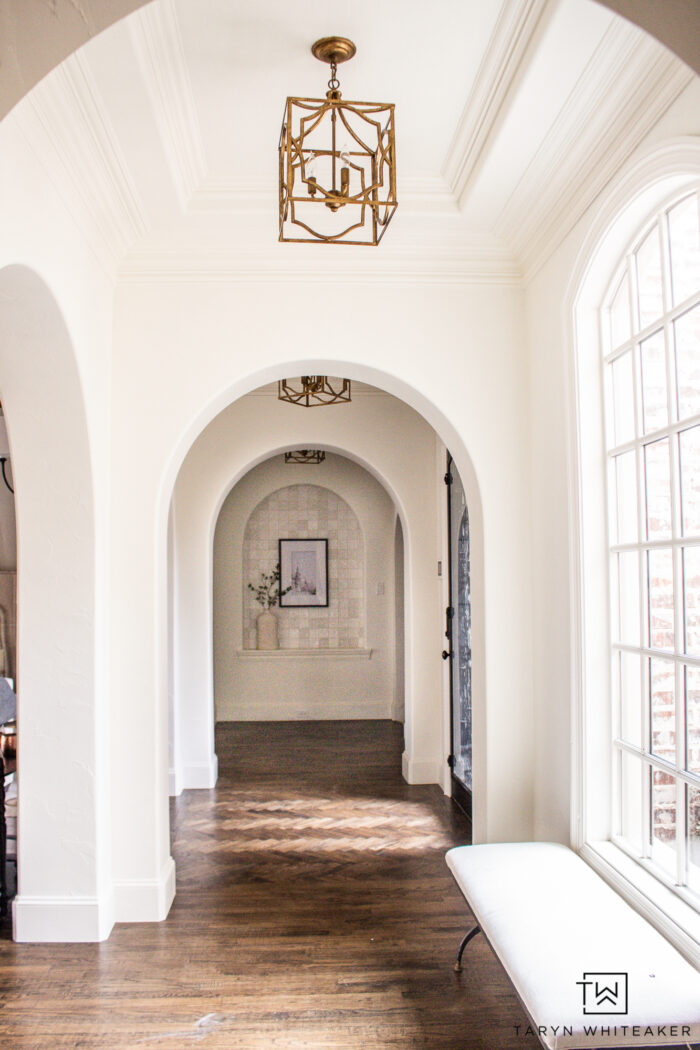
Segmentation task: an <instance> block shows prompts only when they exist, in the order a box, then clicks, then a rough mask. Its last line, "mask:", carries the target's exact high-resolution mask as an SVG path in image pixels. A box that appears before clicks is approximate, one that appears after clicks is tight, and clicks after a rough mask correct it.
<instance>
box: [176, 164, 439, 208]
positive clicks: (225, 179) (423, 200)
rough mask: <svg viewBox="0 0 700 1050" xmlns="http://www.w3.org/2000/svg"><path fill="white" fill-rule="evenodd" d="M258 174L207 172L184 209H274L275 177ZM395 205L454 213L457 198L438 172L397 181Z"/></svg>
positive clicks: (276, 194)
mask: <svg viewBox="0 0 700 1050" xmlns="http://www.w3.org/2000/svg"><path fill="white" fill-rule="evenodd" d="M275 175H276V172H275V173H274V174H273V176H272V178H269V177H268V178H265V177H260V178H258V179H248V180H246V181H245V182H242V181H241V180H240V179H236V178H235V177H234V176H230V175H207V176H205V178H204V179H203V180H202V183H201V185H200V186H198V187H197V188H196V189H195V191H194V192H193V193H192V196H191V197H190V199H189V201H188V204H187V211H188V212H189V213H191V214H193V213H198V212H242V211H244V212H251V211H257V212H267V213H271V212H274V211H275V210H276V209H277V208H278V200H279V198H278V190H277V184H276V182H275V181H274V180H275ZM398 197H399V206H400V208H401V210H402V212H403V211H408V212H410V213H411V214H424V213H425V214H435V213H443V212H444V213H454V214H455V215H456V214H458V211H459V209H458V207H457V201H456V200H455V197H454V195H453V194H452V192H451V190H450V188H449V186H448V185H447V183H446V182H445V180H444V179H443V178H442V177H441V176H437V177H429V176H427V177H424V178H404V179H400V180H399V185H398Z"/></svg>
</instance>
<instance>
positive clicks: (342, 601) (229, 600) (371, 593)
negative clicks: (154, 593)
mask: <svg viewBox="0 0 700 1050" xmlns="http://www.w3.org/2000/svg"><path fill="white" fill-rule="evenodd" d="M291 451H293V450H291ZM395 516H396V509H395V507H394V504H393V502H392V500H391V499H390V497H389V495H388V493H387V492H386V491H385V490H384V488H383V487H382V486H381V485H380V484H379V482H378V481H377V480H376V479H375V478H374V477H372V475H371V474H369V473H368V471H367V470H365V469H364V468H363V467H362V466H361V465H360V464H358V463H356V462H354V461H353V460H350V459H348V458H347V457H346V456H341V455H338V454H337V453H333V452H326V451H324V452H323V461H322V462H321V463H318V464H314V465H310V464H301V465H300V464H297V463H288V462H286V461H285V456H284V455H283V454H281V453H280V454H278V455H276V456H273V457H271V458H269V459H267V460H264V461H263V462H262V463H260V464H258V465H257V466H256V467H254V468H253V469H252V470H251V471H249V472H248V473H247V474H246V475H245V476H244V477H243V478H241V480H240V481H239V482H238V483H237V484H236V485H235V486H234V487H233V489H232V490H231V491H230V492H229V494H228V495H227V497H226V499H225V501H224V503H223V505H222V507H221V510H220V512H219V515H218V519H217V523H216V530H215V537H214V554H213V631H214V644H213V662H214V706H215V713H216V722H217V739H221V734H222V732H223V731H224V729H226V727H228V731H229V738H230V739H231V740H232V741H233V743H234V746H235V734H236V732H237V731H240V728H241V727H242V726H243V725H244V724H245V723H249V722H260V723H264V724H265V726H266V727H267V732H268V735H269V734H270V733H274V732H275V731H276V730H275V728H274V726H273V725H271V723H280V722H285V723H298V724H299V723H312V724H311V725H307V726H306V728H304V726H303V725H301V724H299V734H300V738H303V737H304V736H306V735H307V734H308V733H315V734H316V735H317V736H318V735H319V734H321V733H324V732H325V733H326V734H327V739H328V743H329V746H328V761H329V764H331V763H332V762H333V754H334V750H335V745H336V744H337V742H338V740H343V742H344V745H345V747H346V748H347V747H348V745H349V737H348V731H349V730H350V729H351V728H352V727H351V726H349V725H348V723H351V722H352V723H355V724H356V725H357V723H359V722H362V723H364V728H365V732H366V733H367V734H369V735H370V737H371V735H372V732H373V727H376V728H377V729H380V728H381V725H380V723H382V722H387V721H391V720H392V718H393V717H394V709H395V693H396V667H395V663H394V658H395V650H396V644H395V639H394V630H395V623H394V613H395V596H394V579H393V568H394V519H395ZM319 545H322V547H323V560H322V563H321V564H320V566H318V567H319V569H320V571H321V574H322V575H323V577H324V579H323V580H322V581H319V580H318V579H317V577H316V568H317V566H316V563H315V562H314V563H313V564H312V566H311V569H312V576H313V584H314V588H316V585H318V597H319V600H318V603H316V602H315V601H314V600H313V595H311V596H309V595H308V594H306V593H305V592H302V593H300V594H296V593H295V591H294V589H293V588H292V591H291V593H290V590H289V586H290V585H289V581H288V580H287V579H286V576H285V566H284V561H285V554H284V553H283V554H282V557H281V561H280V551H283V552H284V551H287V550H289V553H290V559H293V558H294V552H295V550H296V549H297V548H299V549H300V550H301V557H302V561H303V560H304V559H305V558H306V554H307V550H306V549H307V548H309V546H310V547H311V548H312V550H313V549H314V548H315V547H316V546H319ZM280 563H281V564H282V570H283V578H282V582H281V584H276V583H275V584H272V585H271V587H267V586H264V587H263V588H262V593H261V592H260V591H259V590H258V587H259V583H260V580H263V583H266V582H267V581H269V580H270V579H271V577H272V575H273V573H274V570H275V568H276V566H278V565H279V564H280ZM280 590H281V602H279V601H278V600H277V598H276V595H277V592H278V591H280ZM285 591H286V593H285ZM270 593H272V599H271V600H272V606H271V607H270V608H269V609H268V604H269V601H270V597H269V595H270ZM260 597H261V598H262V602H260V601H259V600H258V599H259V598H260ZM300 599H303V600H300ZM402 600H403V599H402ZM268 623H272V624H273V625H274V627H275V632H274V634H275V637H274V639H273V640H272V641H271V640H270V637H269V635H268V633H267V630H266V628H267V624H268ZM261 624H264V626H265V631H264V632H263V627H262V626H261ZM275 643H276V644H275ZM401 674H403V668H401ZM231 733H233V734H234V735H233V737H231V736H230V734H231ZM358 739H359V738H358ZM270 761H274V756H273V754H272V749H271V753H270ZM399 771H400V760H399V763H398V767H397V773H398V772H399Z"/></svg>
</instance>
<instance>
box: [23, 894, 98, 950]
mask: <svg viewBox="0 0 700 1050" xmlns="http://www.w3.org/2000/svg"><path fill="white" fill-rule="evenodd" d="M113 925H114V901H113V899H112V897H111V895H109V894H105V895H104V897H102V898H100V897H29V896H25V895H21V896H18V897H15V899H14V900H13V902H12V937H13V939H14V940H15V941H20V942H22V943H35V944H36V943H39V944H41V943H45V942H49V941H51V942H55V941H58V942H61V943H73V942H83V941H104V940H106V939H107V937H109V934H110V931H111V929H112V927H113Z"/></svg>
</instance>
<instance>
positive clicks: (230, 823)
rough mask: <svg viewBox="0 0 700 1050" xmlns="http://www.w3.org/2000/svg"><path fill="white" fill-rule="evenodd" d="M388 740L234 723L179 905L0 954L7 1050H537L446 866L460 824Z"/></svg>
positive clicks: (350, 726)
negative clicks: (407, 773) (464, 945)
mask: <svg viewBox="0 0 700 1050" xmlns="http://www.w3.org/2000/svg"><path fill="white" fill-rule="evenodd" d="M401 751H402V728H401V727H400V726H398V725H396V724H395V723H391V722H370V721H363V722H287V723H283V722H282V723H224V724H221V725H219V726H218V728H217V752H218V755H219V763H220V777H219V783H218V785H217V787H216V789H215V790H213V791H188V792H184V793H183V794H182V795H181V796H180V798H178V799H174V800H172V829H173V855H174V857H175V862H176V865H177V897H176V899H175V902H174V904H173V907H172V909H171V912H170V915H169V917H168V919H167V920H166V921H165V922H163V923H160V924H157V925H156V924H122V925H119V926H116V927H115V928H114V931H113V933H112V935H111V937H110V939H109V940H108V941H107V942H105V943H103V944H83V945H27V944H23V945H16V944H13V943H12V942H11V941H10V940H8V939H7V938H8V937H9V927H8V926H7V925H5V926H4V927H3V937H4V939H2V940H0V1045H2V1046H3V1047H7V1050H24V1048H32V1050H39V1048H41V1050H44V1048H47V1050H49V1048H50V1050H54V1048H62V1047H71V1048H74V1047H88V1048H92V1047H96V1048H98V1047H99V1048H110V1050H127V1048H135V1047H146V1046H153V1047H160V1048H162V1050H176V1048H185V1047H190V1046H193V1045H202V1046H203V1047H206V1048H212V1050H239V1048H240V1050H263V1048H265V1050H268V1048H271V1047H279V1048H280V1050H292V1048H301V1047H304V1048H307V1047H308V1048H318V1050H328V1048H338V1050H340V1048H347V1050H350V1048H352V1050H358V1048H363V1050H364V1048H368V1050H369V1048H372V1050H375V1048H389V1047H390V1048H392V1050H393V1048H395V1050H411V1048H419V1047H420V1048H444V1050H472V1048H474V1050H476V1048H479V1050H515V1048H518V1050H534V1048H535V1047H537V1046H538V1045H539V1044H538V1042H537V1040H536V1039H535V1038H534V1037H532V1036H529V1037H526V1036H525V1035H524V1033H523V1031H522V1030H521V1032H520V1035H517V1034H516V1032H515V1029H514V1026H515V1025H522V1026H524V1025H525V1024H526V1021H525V1018H524V1015H523V1012H522V1009H521V1008H520V1006H519V1004H518V1002H517V999H516V997H515V995H514V993H513V991H512V989H511V986H510V983H509V982H508V980H507V978H506V977H505V975H504V973H503V971H502V970H501V968H500V966H499V964H498V963H497V962H496V961H495V959H494V957H493V955H492V953H491V951H490V949H489V948H488V946H487V945H486V944H485V942H484V941H483V940H482V939H481V938H477V939H476V940H475V941H474V942H472V944H471V945H470V947H469V949H468V955H467V957H466V958H467V963H468V965H467V966H465V971H464V973H462V974H455V973H454V972H453V969H452V964H453V960H454V954H455V951H456V948H457V945H458V944H459V940H460V938H461V936H462V934H463V932H464V931H465V930H466V928H467V923H468V917H467V910H466V905H465V903H464V901H463V899H462V897H461V894H460V893H459V891H458V890H457V888H456V886H455V884H454V882H453V880H452V877H451V875H450V874H449V872H448V869H447V867H446V865H445V862H444V853H445V850H446V849H448V848H449V847H450V846H452V845H456V844H460V843H464V842H467V841H468V840H469V829H468V825H467V823H466V821H465V820H464V819H463V818H462V817H461V815H460V814H459V812H458V811H457V810H456V809H455V808H454V807H453V806H452V804H451V803H450V802H449V801H448V800H447V799H445V798H444V796H443V795H442V793H441V792H440V791H439V790H438V788H437V787H409V786H408V785H406V784H405V783H404V782H403V780H402V778H401V774H400V768H401Z"/></svg>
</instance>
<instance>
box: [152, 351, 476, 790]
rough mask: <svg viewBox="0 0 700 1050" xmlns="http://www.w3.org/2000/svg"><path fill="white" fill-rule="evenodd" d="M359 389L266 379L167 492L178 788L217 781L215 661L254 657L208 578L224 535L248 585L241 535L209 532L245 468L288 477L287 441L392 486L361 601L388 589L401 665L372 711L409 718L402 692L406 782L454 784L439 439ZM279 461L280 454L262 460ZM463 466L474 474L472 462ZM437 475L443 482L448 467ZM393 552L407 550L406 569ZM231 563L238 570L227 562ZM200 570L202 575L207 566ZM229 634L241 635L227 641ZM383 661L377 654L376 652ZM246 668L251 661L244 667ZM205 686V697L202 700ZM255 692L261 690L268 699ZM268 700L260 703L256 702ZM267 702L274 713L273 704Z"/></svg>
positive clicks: (227, 416)
mask: <svg viewBox="0 0 700 1050" xmlns="http://www.w3.org/2000/svg"><path fill="white" fill-rule="evenodd" d="M352 371H356V370H352ZM356 391H357V394H356V397H355V399H354V401H353V405H352V406H348V407H347V408H345V407H343V408H342V409H337V408H336V409H335V410H334V408H333V407H331V408H328V409H324V410H323V411H322V412H316V413H309V412H308V411H306V410H304V409H300V408H299V407H297V406H286V405H280V404H279V403H278V402H277V400H276V397H275V396H274V393H273V391H272V390H271V388H269V387H262V388H259V389H257V390H255V391H253V392H251V394H249V395H248V396H243V397H242V398H240V399H239V400H238V401H236V402H234V403H233V404H232V405H231V406H230V407H229V408H228V409H225V410H224V411H223V412H221V413H220V415H219V416H217V417H216V418H215V419H214V420H213V421H212V423H210V424H209V426H208V427H207V428H205V430H204V431H203V432H202V434H201V435H200V437H199V438H198V439H197V441H196V442H195V443H194V445H193V446H192V449H191V451H190V453H189V454H188V455H187V457H186V458H185V460H184V462H183V466H182V468H181V471H180V473H179V476H178V479H177V482H176V485H175V488H174V492H173V503H172V512H173V525H172V530H173V534H174V535H175V537H176V546H177V553H176V555H175V562H176V568H175V576H176V579H177V589H178V597H179V610H180V611H179V613H178V614H177V616H176V619H178V621H179V623H178V625H177V626H176V636H175V637H176V641H175V646H174V647H175V649H176V650H177V651H178V653H179V656H178V661H179V662H180V667H179V674H178V675H176V681H175V683H174V685H173V688H172V692H173V695H174V705H173V726H172V730H171V737H172V738H173V739H174V740H175V741H176V743H175V746H174V747H173V746H171V752H172V754H174V755H176V756H177V757H176V760H175V762H176V764H175V767H173V768H171V774H170V784H171V791H173V793H177V792H178V791H179V790H181V789H182V787H183V786H185V787H196V786H200V787H209V786H212V785H213V783H214V782H215V780H216V769H217V760H216V755H215V752H214V705H213V701H212V697H213V694H214V689H215V684H214V677H215V676H214V677H213V676H212V672H211V669H210V668H211V667H212V666H213V665H215V664H216V662H217V661H218V663H219V666H220V668H224V669H225V673H223V675H222V676H221V677H222V678H223V679H227V680H230V675H231V673H232V671H231V668H232V666H233V664H234V663H239V664H240V663H242V662H243V663H244V662H245V661H246V659H249V658H246V656H245V655H243V660H242V661H241V660H240V654H238V656H236V657H234V655H233V649H234V647H235V646H237V645H238V646H239V647H240V648H241V649H243V648H245V644H248V645H251V644H252V642H251V637H252V636H250V637H249V638H248V642H247V643H245V641H244V625H243V622H242V620H241V619H240V618H239V619H238V620H236V617H235V616H233V615H232V613H231V609H232V608H233V606H231V605H230V604H229V614H228V616H227V615H226V614H223V615H221V616H220V617H219V620H218V626H217V624H216V623H212V611H211V610H212V606H213V608H214V609H215V610H216V609H217V608H220V611H222V612H223V610H221V607H220V605H218V603H217V592H216V587H217V584H216V582H214V583H213V585H212V579H213V580H214V581H216V580H217V578H218V575H219V574H218V572H216V571H215V570H214V566H215V563H216V558H217V547H218V554H219V557H220V558H221V557H224V556H225V557H226V558H227V559H228V560H229V567H228V572H229V574H232V575H233V576H235V583H232V581H231V580H229V581H228V584H227V588H228V590H229V591H230V593H232V594H234V595H240V593H241V591H242V589H243V587H244V586H245V584H247V583H248V582H250V581H248V580H243V575H242V566H238V567H235V562H236V558H235V556H234V554H233V551H234V550H235V547H234V548H232V547H231V545H230V544H229V543H227V542H226V540H225V538H224V534H223V533H221V532H220V531H219V533H218V534H217V535H215V532H216V522H217V520H219V523H220V526H221V522H222V521H224V520H226V519H227V518H229V517H231V515H230V514H229V512H228V510H227V501H230V500H232V499H233V504H235V497H232V494H233V493H235V492H236V485H237V483H238V484H241V485H242V486H243V489H241V490H239V491H244V490H245V491H247V492H248V495H247V496H246V500H247V502H245V501H244V504H243V505H244V506H245V507H247V508H248V512H249V511H251V510H252V509H253V506H252V504H251V499H252V497H251V495H250V492H251V491H254V485H252V482H251V479H255V478H256V477H258V478H260V477H261V476H262V474H264V472H265V471H267V472H269V473H270V476H271V477H273V478H274V479H275V481H274V484H273V487H274V485H277V484H278V483H279V481H280V477H283V476H285V475H283V474H281V472H283V471H284V469H285V467H284V463H283V456H282V453H283V452H284V451H286V450H288V449H290V448H294V447H319V448H323V449H325V450H326V454H327V456H328V462H329V463H332V462H333V461H334V459H335V460H337V462H345V463H347V464H348V468H349V469H350V472H352V470H354V471H355V474H356V475H357V476H358V477H361V476H362V475H365V476H366V478H367V485H366V486H365V487H367V486H371V485H374V486H376V487H377V488H380V486H381V489H382V490H384V491H385V493H388V496H386V503H387V507H388V508H390V509H391V522H390V529H389V530H388V533H387V544H386V546H387V550H386V553H385V556H384V557H383V561H384V562H385V564H384V565H383V567H382V574H381V578H380V576H377V578H376V579H373V588H369V589H368V590H367V602H368V604H369V602H370V598H371V601H372V602H373V603H375V604H376V603H378V602H382V603H384V604H385V605H387V597H390V599H391V601H390V602H389V603H388V605H390V606H391V609H390V610H389V608H388V605H387V612H389V611H390V613H391V615H390V617H388V620H387V630H390V631H391V633H392V634H393V635H394V640H393V641H392V644H391V645H390V646H384V645H383V646H382V648H383V649H386V652H385V653H383V654H382V658H384V657H386V660H387V663H388V665H389V666H391V667H392V672H393V668H394V667H395V661H396V660H397V659H398V660H400V661H401V667H400V669H399V671H398V674H395V673H391V674H390V675H389V676H388V678H386V681H387V683H388V688H387V689H386V690H385V698H384V699H383V700H382V702H381V708H376V710H380V709H381V711H382V712H386V713H387V714H388V716H389V717H391V716H392V714H393V715H396V714H397V713H398V714H399V716H400V717H401V716H402V715H403V711H404V694H405V720H406V729H405V739H406V746H405V751H404V757H403V772H404V776H405V778H406V779H407V780H408V781H409V782H412V783H439V784H440V785H441V786H442V787H443V789H446V788H447V787H448V786H449V772H448V773H447V774H446V773H445V771H446V770H447V769H448V767H447V755H448V752H447V751H446V750H445V748H446V747H448V746H449V745H448V744H447V743H446V741H447V737H448V733H447V726H448V718H449V714H448V709H449V696H448V692H447V688H446V682H445V680H444V675H443V669H442V663H441V661H440V649H441V648H442V644H441V635H442V630H443V616H444V609H443V607H442V595H441V592H440V588H439V586H438V580H437V562H438V561H439V560H441V559H444V553H443V549H442V548H443V544H442V537H441V534H440V528H439V524H438V523H439V520H440V513H441V508H440V506H439V501H438V495H439V493H440V488H439V487H438V485H437V481H438V473H437V472H438V456H437V450H438V447H441V443H440V441H439V439H438V438H437V435H436V434H435V431H434V430H433V428H432V427H431V426H429V424H428V423H427V422H426V420H425V419H424V418H423V417H422V416H420V415H419V414H418V413H416V412H415V411H414V410H412V409H410V408H409V407H408V406H407V405H406V403H405V402H404V401H401V400H399V399H398V398H395V397H393V396H392V395H389V394H387V393H386V391H382V390H380V389H378V388H376V387H374V386H371V387H370V386H367V385H365V384H363V383H361V382H359V383H358V382H357V381H356ZM253 439H255V440H253ZM271 446H272V447H271ZM256 448H257V449H259V450H260V451H259V452H258V454H257V455H255V454H254V449H256ZM402 448H403V449H408V450H410V453H411V454H410V455H409V456H408V458H407V457H406V456H405V455H402V454H401V449H402ZM274 451H277V456H276V457H275V459H274V461H273V460H272V459H271V452H274ZM337 453H340V454H341V455H340V456H338V455H337ZM443 454H444V453H443ZM341 457H342V458H341ZM353 461H354V463H353ZM273 462H274V463H275V464H276V466H274V467H270V466H268V467H265V466H264V464H265V463H268V464H270V463H273ZM289 469H290V468H289V467H287V468H286V470H287V471H289ZM297 469H304V468H297ZM306 469H307V470H308V469H310V468H306ZM320 469H323V468H320ZM326 469H328V468H326ZM443 470H444V468H443ZM256 472H257V474H256ZM465 473H468V464H467V471H465ZM287 476H288V475H287ZM374 478H376V479H377V480H378V482H379V485H377V482H376V481H374ZM241 479H244V480H243V481H242V480H241ZM245 479H247V481H246V480H245ZM439 480H440V482H441V475H440V477H439ZM244 481H245V484H244ZM271 484H272V483H271ZM246 485H247V489H246ZM389 498H390V499H391V503H390V502H389ZM233 504H229V507H230V506H232V505H233ZM222 508H223V509H222ZM220 511H221V516H219V512H220ZM397 517H398V520H399V521H400V528H401V531H400V534H399V538H398V540H397V539H396V535H395V522H396V520H397ZM245 520H246V519H245V518H244V515H243V513H242V511H241V512H240V513H239V514H238V522H237V525H236V526H235V528H236V529H237V532H238V537H239V539H238V542H239V543H240V541H241V538H242V535H243V530H244V527H245ZM232 527H233V526H232ZM234 531H235V530H234ZM365 531H366V527H365ZM229 535H230V530H229ZM212 547H213V551H214V554H213V555H212V553H211V551H212ZM370 547H372V549H373V550H374V551H375V553H376V547H377V544H376V543H372V544H368V551H369V549H370ZM404 548H405V549H404ZM224 551H225V555H224ZM397 551H398V552H399V553H400V554H401V566H400V569H398V570H397V566H396V556H397ZM207 552H209V553H207ZM195 565H197V568H196V570H195V569H194V566H195ZM207 565H208V566H209V568H208V570H206V566H207ZM232 565H233V566H234V569H231V566H232ZM268 568H269V566H268ZM205 570H206V571H207V573H208V579H204V578H203V575H202V574H203V572H204V571H205ZM392 570H393V572H392ZM401 574H404V579H405V601H404V599H403V593H404V588H403V587H402V597H401V599H400V600H398V599H395V597H394V593H395V592H394V586H395V579H394V577H396V578H399V579H400V578H401ZM197 577H198V578H197ZM402 582H403V581H402ZM377 591H380V593H379V594H377ZM214 619H216V616H214ZM234 621H235V622H234ZM389 621H390V622H389ZM399 624H400V625H401V628H402V630H401V636H400V637H399V635H398V634H396V633H394V632H396V630H397V625H399ZM404 627H405V630H404V629H403V628H404ZM212 630H213V632H214V639H215V640H214V650H215V651H214V653H213V655H212V657H211V660H212V663H210V662H209V660H208V659H204V660H202V659H201V658H198V657H197V655H196V650H197V649H198V647H199V646H201V647H202V650H201V651H202V652H204V653H206V652H209V653H211V652H212V648H211V641H210V640H209V641H208V640H207V634H208V633H209V632H211V631H212ZM245 630H246V631H247V632H248V633H250V632H251V631H252V625H251V624H250V623H248V625H247V627H246V628H245ZM404 634H405V641H404ZM231 635H233V638H234V639H240V642H239V643H236V642H235V641H233V642H232V640H231ZM353 637H355V638H356V636H353ZM210 638H211V634H209V639H210ZM178 639H179V640H181V642H182V644H181V642H180V641H178ZM415 639H418V641H417V642H416V641H415ZM368 645H369V642H368ZM217 648H218V650H219V655H218V656H217V654H216V650H217ZM355 648H360V647H358V646H355ZM370 648H371V646H370ZM256 659H258V658H257V657H256ZM373 659H375V657H373ZM376 660H377V663H379V657H378V656H377V657H376ZM355 666H358V665H355ZM249 674H253V672H252V671H249ZM207 676H209V677H208V678H207ZM258 680H259V676H258ZM195 683H196V684H195ZM208 691H209V692H208ZM207 692H208V695H209V700H208V701H207V700H206V699H205V697H206V696H207ZM416 696H418V697H420V698H421V699H420V701H416V699H415V697H416ZM426 696H429V697H431V698H432V706H431V705H430V704H428V705H427V707H426V704H425V700H424V698H425V697H426ZM194 697H198V698H200V701H201V702H199V703H198V704H197V705H195V706H196V707H197V711H196V712H195V710H194V707H193V704H192V698H194ZM258 701H259V702H260V703H262V702H263V701H262V700H261V698H260V697H259V698H258ZM220 702H224V703H225V702H226V701H225V700H222V699H221V698H220V697H218V698H217V703H220ZM254 709H255V707H253V709H251V710H254ZM262 710H263V708H261V707H258V708H257V711H258V712H260V711H262ZM264 710H266V711H268V712H269V710H270V708H269V707H268V708H264ZM366 710H368V709H366ZM186 711H187V712H188V713H187V714H186V713H185V712H186ZM477 767H478V763H477Z"/></svg>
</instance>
